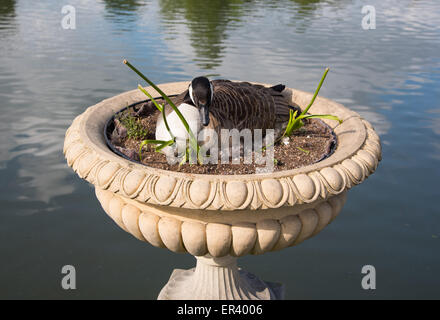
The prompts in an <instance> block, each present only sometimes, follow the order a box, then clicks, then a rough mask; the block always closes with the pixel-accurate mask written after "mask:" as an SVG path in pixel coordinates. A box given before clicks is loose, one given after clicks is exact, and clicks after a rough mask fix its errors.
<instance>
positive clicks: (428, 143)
mask: <svg viewBox="0 0 440 320" xmlns="http://www.w3.org/2000/svg"><path fill="white" fill-rule="evenodd" d="M69 4H71V5H73V6H75V7H76V9H77V12H76V13H77V19H78V20H77V23H76V26H77V29H76V30H68V31H66V30H63V29H62V28H61V26H60V21H61V18H62V14H61V4H60V3H59V2H58V1H55V0H48V1H40V2H32V1H25V0H19V1H10V0H1V1H0V40H1V45H0V108H1V112H2V113H1V120H2V124H1V126H0V147H1V149H0V181H1V183H0V207H1V208H2V210H1V212H0V235H1V240H2V241H0V255H1V256H2V258H3V259H4V260H2V261H7V263H2V264H0V283H1V286H0V298H5V297H7V298H10V297H18V298H43V297H47V298H51V297H52V298H140V299H144V298H148V299H154V298H155V297H156V295H157V293H158V292H159V290H160V288H161V286H162V285H163V284H164V283H165V282H166V281H167V279H168V277H169V275H170V272H171V270H172V268H174V267H180V268H188V267H190V266H192V265H193V264H194V262H193V260H192V259H191V257H188V256H185V255H176V254H173V253H170V252H168V251H166V250H163V249H156V248H153V247H151V246H148V245H145V244H143V243H141V242H139V241H137V240H135V239H132V237H130V236H129V235H127V234H125V233H124V232H123V231H121V230H119V229H118V227H116V226H115V225H114V224H113V223H112V222H111V221H110V219H108V218H107V217H106V216H105V215H104V213H103V211H102V209H100V207H99V204H98V202H97V200H96V198H95V196H94V194H93V192H92V189H91V188H90V186H89V185H87V184H86V183H85V182H84V181H82V180H80V179H79V178H78V177H76V175H75V174H74V173H73V171H72V170H71V169H70V168H68V167H67V165H66V164H65V161H64V158H63V155H62V152H61V150H62V145H63V139H64V134H65V130H66V129H67V127H68V126H69V125H70V123H71V121H72V120H73V118H74V117H75V116H76V115H78V114H79V113H81V112H83V111H84V110H85V108H86V107H87V106H90V105H93V104H95V103H97V102H99V101H100V100H102V99H105V98H108V97H110V96H113V95H115V94H117V93H120V92H122V91H126V90H129V89H133V88H135V87H136V85H137V83H138V82H139V79H138V78H137V77H136V76H135V75H134V74H133V73H132V72H130V70H127V68H126V67H124V66H123V65H122V64H121V60H122V59H123V58H127V59H129V60H131V61H132V62H133V63H134V64H135V65H136V66H138V67H139V68H140V69H141V70H143V71H145V72H146V74H148V76H150V78H151V79H153V80H154V81H156V82H158V83H163V82H170V81H180V80H188V79H191V78H192V77H193V76H195V75H199V74H206V73H210V74H215V75H218V76H221V77H225V78H231V79H243V80H250V81H259V82H266V83H280V82H282V83H285V84H286V85H288V86H290V87H294V88H298V89H301V90H306V91H313V90H314V89H315V88H316V85H317V82H318V81H319V78H320V76H321V74H322V71H323V69H324V67H326V66H329V67H330V69H331V72H330V73H329V76H328V77H327V80H326V82H325V84H324V86H323V88H322V90H321V94H322V96H327V97H329V98H331V99H334V100H336V101H338V102H340V103H343V104H345V105H346V106H348V107H350V108H352V109H353V110H356V111H357V112H359V113H360V114H361V115H362V116H363V117H365V118H366V119H367V120H369V121H371V122H372V123H373V125H374V126H375V128H376V130H377V131H378V133H379V134H380V136H381V139H382V141H383V153H384V160H383V161H382V163H381V164H380V166H379V168H378V171H377V173H376V174H374V175H373V176H372V177H371V178H369V179H368V180H367V181H366V182H365V183H363V184H362V186H360V187H356V188H354V189H353V190H352V191H350V194H349V197H348V202H347V204H346V206H345V208H344V210H343V212H342V213H341V215H340V217H339V218H338V219H337V220H336V221H335V223H333V224H332V225H331V226H329V227H328V228H327V230H325V231H324V232H323V233H321V234H320V235H319V236H317V237H316V238H313V239H311V240H308V241H306V242H305V243H304V244H301V245H300V246H298V247H296V248H293V249H288V250H284V251H281V252H276V253H272V254H268V255H264V256H261V257H246V258H243V259H242V260H241V265H242V266H243V267H244V268H246V269H248V270H249V271H251V272H253V273H256V274H258V275H260V276H261V277H262V278H263V279H267V280H272V281H282V282H284V283H285V284H286V287H287V298H371V297H372V296H371V295H368V294H367V293H365V292H363V291H362V290H360V289H359V288H360V285H359V279H360V269H361V267H362V265H364V264H372V265H374V266H375V267H376V269H377V270H378V273H379V272H380V275H381V276H380V279H378V281H380V283H378V288H379V287H380V290H379V289H378V290H376V292H375V294H374V297H377V298H391V297H400V298H436V297H438V288H439V287H440V279H439V277H438V275H437V273H436V270H438V267H439V265H440V257H439V255H438V254H437V253H436V252H437V251H438V245H439V243H438V238H439V237H440V221H439V219H438V206H437V205H436V203H437V200H438V197H439V195H440V194H439V189H438V181H439V180H440V170H438V160H439V159H440V144H439V136H440V130H439V128H440V121H439V119H440V107H439V104H438V101H439V97H440V56H439V52H440V26H439V24H438V21H439V19H440V3H438V2H433V1H428V0H420V1H410V0H405V1H398V0H389V1H387V2H386V3H384V2H383V1H379V0H371V1H369V4H371V5H374V6H375V7H376V13H377V29H376V30H371V31H365V30H362V28H361V20H362V17H363V15H362V13H361V9H362V6H363V5H364V2H363V1H360V0H356V1H348V0H347V1H333V0H327V1H316V0H315V1H305V0H304V1H303V0H295V1H290V0H282V1H262V0H253V1H244V0H243V1H240V0H235V1H233V0H230V1H217V0H214V1H195V0H186V1H185V0H178V1H167V0H151V1H140V0H139V1H135V0H131V1H116V0H107V1H104V0H102V1H99V2H93V1H88V2H84V1H83V0H71V1H69ZM78 234H80V235H81V236H80V237H78ZM65 264H73V265H75V266H76V267H77V268H78V269H80V270H81V279H82V282H81V286H80V288H78V290H76V291H75V293H73V294H72V293H70V295H68V294H69V293H66V292H65V291H63V290H62V289H61V288H60V286H59V266H62V265H65ZM30 266H33V268H30ZM146 270H148V272H147V271H146ZM151 275H152V276H151ZM322 280H324V281H322Z"/></svg>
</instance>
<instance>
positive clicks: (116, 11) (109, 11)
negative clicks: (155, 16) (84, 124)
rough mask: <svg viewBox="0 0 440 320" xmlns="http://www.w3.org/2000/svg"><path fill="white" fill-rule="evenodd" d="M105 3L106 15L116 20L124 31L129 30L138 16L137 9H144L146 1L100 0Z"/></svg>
mask: <svg viewBox="0 0 440 320" xmlns="http://www.w3.org/2000/svg"><path fill="white" fill-rule="evenodd" d="M102 1H104V4H105V10H106V17H107V18H109V19H111V20H112V21H115V22H118V23H119V24H120V25H121V27H122V28H123V30H124V31H130V28H131V27H132V25H130V22H135V21H136V20H137V19H138V18H139V17H138V11H139V10H145V6H146V4H147V1H145V0H144V1H142V0H102Z"/></svg>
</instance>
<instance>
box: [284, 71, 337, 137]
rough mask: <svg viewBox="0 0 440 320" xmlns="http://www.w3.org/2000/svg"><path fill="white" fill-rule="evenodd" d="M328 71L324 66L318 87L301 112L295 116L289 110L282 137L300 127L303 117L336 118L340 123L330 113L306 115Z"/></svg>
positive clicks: (288, 135)
mask: <svg viewBox="0 0 440 320" xmlns="http://www.w3.org/2000/svg"><path fill="white" fill-rule="evenodd" d="M328 72H329V68H326V69H325V71H324V74H323V75H322V78H321V81H320V82H319V85H318V88H316V91H315V94H314V95H313V98H312V100H311V101H310V103H309V105H308V106H307V107H306V108H305V109H304V110H303V112H301V114H300V115H299V116H298V117H297V116H296V114H297V113H298V112H297V111H295V112H293V110H290V112H289V122H288V124H287V127H286V130H285V131H284V134H283V136H282V137H281V139H282V138H283V137H290V136H291V135H292V133H293V131H295V130H298V129H300V128H301V127H302V126H304V122H303V120H304V119H311V118H321V119H330V120H336V121H339V123H342V120H341V119H339V118H338V117H336V116H333V115H331V114H309V115H307V114H306V113H307V111H309V109H310V107H311V106H312V104H313V102H315V99H316V97H317V96H318V93H319V90H320V89H321V86H322V84H323V82H324V79H325V77H326V76H327V73H328Z"/></svg>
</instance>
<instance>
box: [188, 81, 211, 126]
mask: <svg viewBox="0 0 440 320" xmlns="http://www.w3.org/2000/svg"><path fill="white" fill-rule="evenodd" d="M188 91H189V96H190V98H191V102H192V103H193V104H194V106H195V107H196V108H198V109H199V112H200V120H201V123H202V124H203V125H204V126H207V125H208V124H209V107H210V106H211V102H212V100H213V95H214V90H213V88H212V84H211V82H210V81H209V79H208V78H206V77H197V78H194V79H193V81H191V84H190V85H189V88H188Z"/></svg>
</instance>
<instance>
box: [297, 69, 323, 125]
mask: <svg viewBox="0 0 440 320" xmlns="http://www.w3.org/2000/svg"><path fill="white" fill-rule="evenodd" d="M329 70H330V69H329V68H326V69H325V71H324V74H323V75H322V78H321V81H319V84H318V88H316V91H315V94H314V95H313V98H312V100H311V101H310V103H309V105H308V106H307V107H306V108H305V109H304V110H303V112H302V113H301V116H302V115H305V114H306V113H307V111H309V109H310V107H311V106H312V104H313V102H315V99H316V97H317V96H318V93H319V90H320V89H321V86H322V84H323V83H324V79H325V77H326V76H327V73H328V72H329Z"/></svg>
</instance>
